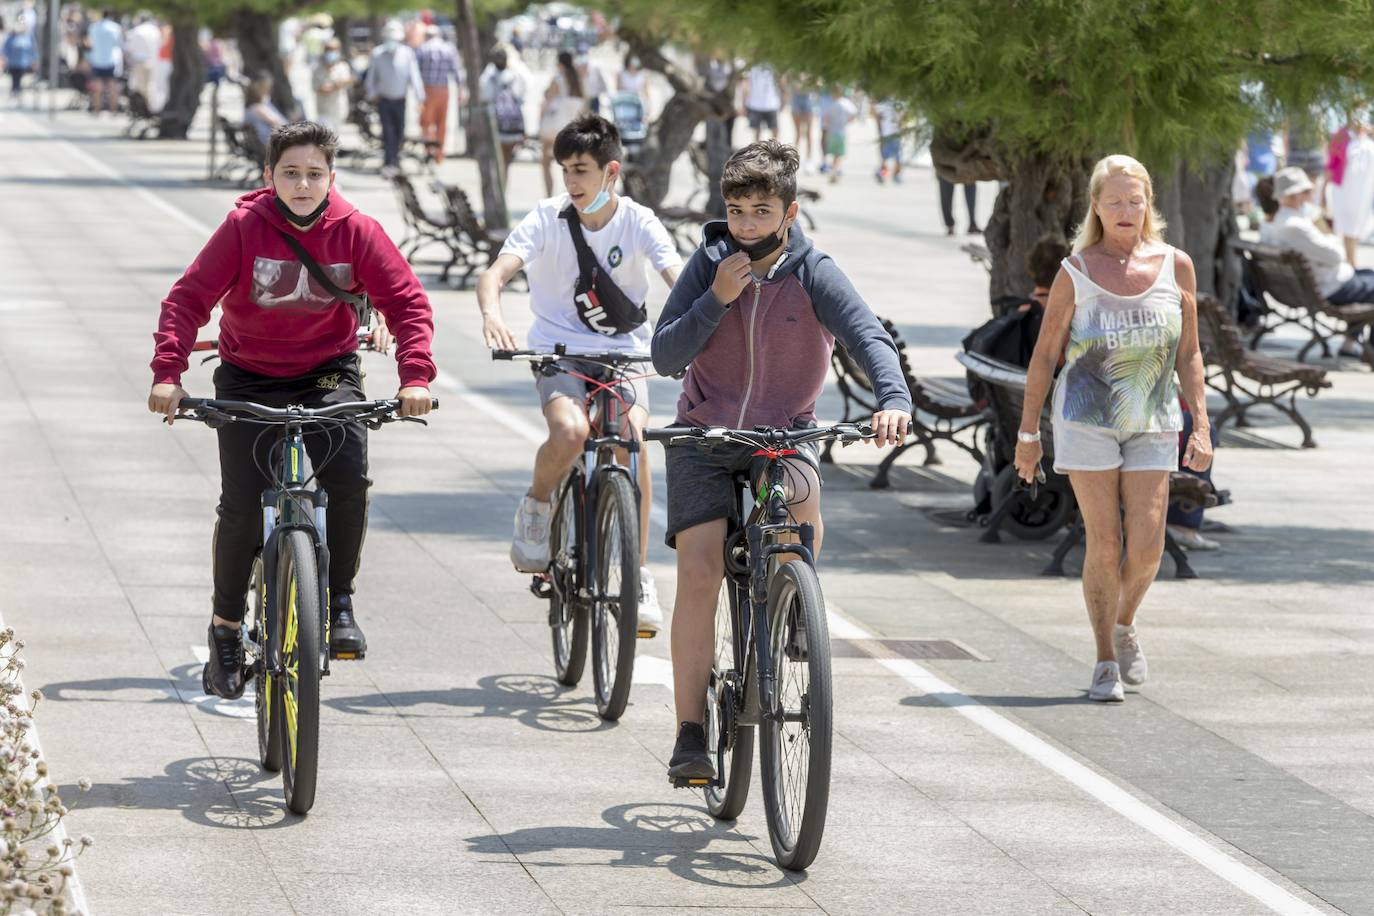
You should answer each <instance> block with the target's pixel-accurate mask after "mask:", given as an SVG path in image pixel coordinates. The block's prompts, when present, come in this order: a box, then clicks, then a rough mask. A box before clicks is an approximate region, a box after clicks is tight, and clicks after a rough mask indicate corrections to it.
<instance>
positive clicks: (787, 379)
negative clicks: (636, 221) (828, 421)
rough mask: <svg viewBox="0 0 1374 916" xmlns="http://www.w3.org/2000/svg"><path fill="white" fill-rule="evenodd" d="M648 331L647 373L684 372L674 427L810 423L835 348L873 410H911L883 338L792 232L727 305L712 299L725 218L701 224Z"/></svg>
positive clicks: (726, 252)
mask: <svg viewBox="0 0 1374 916" xmlns="http://www.w3.org/2000/svg"><path fill="white" fill-rule="evenodd" d="M702 236H703V237H702V243H701V247H700V248H698V249H697V250H696V252H695V253H694V254H693V255H692V257H691V259H690V260H689V261H688V262H687V266H686V267H685V268H684V269H683V272H682V275H681V276H680V277H678V281H677V283H676V285H674V286H673V291H672V293H671V294H669V296H668V302H667V304H666V305H664V307H663V314H662V315H661V316H660V317H659V320H658V325H657V327H655V328H654V338H653V349H652V355H653V360H654V368H655V369H657V370H658V371H659V372H660V373H661V374H663V375H675V374H677V373H678V372H681V371H682V370H683V369H686V370H687V376H686V378H685V379H684V380H683V383H682V396H681V397H680V398H679V399H678V402H677V422H678V423H680V424H687V425H691V426H725V427H731V428H735V429H751V428H753V427H754V426H774V427H797V426H806V425H809V424H811V423H814V422H815V418H816V399H817V398H818V397H820V393H821V389H822V388H823V387H824V386H825V378H826V371H827V370H828V369H829V367H830V354H831V351H832V350H833V349H834V345H835V340H836V339H837V338H838V339H839V341H840V342H841V343H842V344H844V346H845V349H847V350H848V351H849V352H850V353H852V354H854V356H855V357H856V358H857V359H858V361H859V364H860V365H862V366H863V367H864V371H865V372H867V373H868V377H869V378H870V379H872V380H873V386H874V391H875V392H876V393H877V400H878V404H879V406H880V407H882V408H883V409H885V410H903V411H906V412H907V413H910V412H911V392H910V390H909V389H908V388H907V384H906V379H905V377H904V376H903V374H902V366H901V362H900V360H899V359H898V356H897V348H896V346H895V345H894V344H893V342H892V337H891V336H890V335H889V334H888V333H887V331H886V330H884V329H883V325H882V322H880V321H879V320H878V319H877V317H876V316H875V315H874V314H873V311H872V310H871V309H870V308H869V307H868V305H867V303H865V302H864V301H863V299H862V298H860V296H859V294H858V293H857V292H856V291H855V290H854V287H853V286H852V285H851V284H850V282H849V279H848V278H847V277H846V276H845V275H844V274H843V273H841V271H840V269H839V267H837V266H836V265H835V262H834V261H833V260H832V259H831V258H830V256H829V255H827V254H825V253H824V252H822V251H820V250H819V249H817V248H816V247H815V246H813V245H812V244H811V240H810V239H808V238H807V237H806V236H805V235H804V234H803V233H802V231H801V227H800V226H795V225H794V226H793V227H792V228H791V229H790V230H789V232H788V240H787V250H786V251H785V252H784V253H783V255H782V256H781V257H780V258H778V260H777V262H775V263H774V264H773V266H772V267H771V268H770V269H769V271H768V274H767V276H766V277H764V279H762V280H757V279H756V280H755V281H754V282H753V283H751V284H750V285H748V286H746V287H745V288H744V291H743V292H742V293H740V295H739V297H738V298H736V299H735V301H734V302H730V303H722V302H719V301H717V299H716V297H715V295H714V294H713V293H712V292H711V283H712V282H713V281H714V280H715V276H716V268H717V266H719V264H720V262H721V261H722V260H724V259H725V258H727V257H729V256H730V255H731V254H732V253H733V252H734V250H735V249H734V248H733V247H732V246H731V244H730V243H729V230H728V228H727V226H726V223H725V221H724V220H717V221H714V222H710V223H707V224H706V227H705V229H704V230H703V233H702Z"/></svg>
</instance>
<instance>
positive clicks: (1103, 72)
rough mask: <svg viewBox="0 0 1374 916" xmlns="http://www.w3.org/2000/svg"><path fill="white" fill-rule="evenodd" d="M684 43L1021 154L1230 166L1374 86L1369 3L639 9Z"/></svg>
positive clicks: (883, 0)
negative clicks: (1296, 112) (1276, 124)
mask: <svg viewBox="0 0 1374 916" xmlns="http://www.w3.org/2000/svg"><path fill="white" fill-rule="evenodd" d="M622 5H623V6H624V7H626V10H627V12H628V13H630V14H642V15H653V13H652V12H651V10H657V15H658V16H659V17H663V18H667V17H670V18H667V21H668V23H669V24H670V25H671V30H672V32H673V33H676V34H685V35H689V36H692V38H693V39H694V41H695V43H697V44H699V45H701V44H704V45H707V46H712V45H719V46H721V47H723V48H726V49H729V50H732V51H735V52H738V53H741V54H744V55H745V56H746V57H748V58H750V59H755V60H766V61H769V62H771V63H772V64H773V65H774V66H776V67H777V68H778V69H780V70H783V71H789V72H795V73H806V74H809V75H811V76H815V77H820V78H822V79H826V80H832V81H834V82H836V83H841V84H846V85H858V86H859V87H860V88H862V89H864V90H865V91H867V92H869V93H870V94H871V95H873V96H875V97H886V96H892V97H896V98H900V99H905V100H907V101H908V102H909V104H910V105H911V107H912V109H913V110H914V111H917V112H920V113H921V114H923V115H924V116H925V117H926V118H927V119H928V120H929V121H931V122H932V123H933V124H934V125H935V126H936V127H937V128H957V127H958V126H960V125H967V126H980V127H991V128H992V130H993V132H994V135H995V137H996V139H997V142H998V145H999V146H1000V147H1001V148H1002V149H1003V150H1005V151H1011V152H1014V151H1015V150H1016V149H1018V148H1022V149H1028V150H1029V149H1035V150H1040V151H1044V152H1049V153H1064V154H1069V155H1075V154H1078V155H1081V154H1082V153H1083V152H1084V151H1089V152H1095V151H1099V150H1116V151H1124V152H1130V153H1132V154H1135V155H1137V156H1139V157H1140V158H1142V159H1145V160H1146V161H1154V162H1164V161H1176V160H1177V159H1178V158H1180V157H1185V158H1187V157H1193V156H1215V155H1216V153H1217V152H1218V151H1222V150H1227V149H1231V148H1234V146H1235V144H1236V142H1237V141H1238V140H1239V139H1240V137H1241V136H1243V134H1244V133H1245V131H1246V130H1247V129H1248V128H1250V127H1252V126H1253V125H1254V124H1256V122H1257V121H1260V120H1263V119H1269V120H1274V119H1276V117H1277V114H1278V112H1280V111H1282V110H1283V109H1284V108H1285V107H1290V108H1296V107H1304V106H1309V105H1312V104H1340V103H1342V102H1343V101H1347V100H1349V99H1350V98H1351V97H1352V96H1355V95H1359V94H1366V95H1367V94H1371V89H1374V27H1372V26H1374V21H1372V20H1371V10H1370V4H1369V2H1368V0H1310V2H1304V3H1292V2H1291V0H749V2H748V3H743V4H740V3H737V2H735V0H694V2H692V3H683V4H673V5H668V4H661V3H653V2H650V0H623V2H622Z"/></svg>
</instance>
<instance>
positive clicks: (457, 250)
mask: <svg viewBox="0 0 1374 916" xmlns="http://www.w3.org/2000/svg"><path fill="white" fill-rule="evenodd" d="M391 187H392V189H393V190H394V191H395V192H396V201H397V203H398V204H399V205H400V208H401V218H402V220H404V222H405V227H406V231H405V236H404V237H403V238H402V239H401V243H400V244H399V245H398V246H397V248H398V249H399V250H400V252H401V254H403V255H405V258H406V260H408V261H409V262H410V263H411V264H413V265H418V264H420V263H421V261H419V260H417V255H418V254H419V253H420V252H421V251H423V250H424V249H426V248H429V247H431V246H435V245H438V246H442V247H443V248H444V250H445V251H447V252H448V259H447V261H446V262H444V266H443V269H442V270H441V271H440V273H439V279H440V281H441V282H444V283H447V282H448V277H449V273H450V272H451V271H452V270H453V268H454V267H457V266H458V265H460V264H462V265H464V266H466V267H469V271H468V273H469V274H470V273H471V264H470V262H471V261H472V254H473V252H472V251H471V248H470V246H468V245H466V244H465V243H464V239H463V236H462V233H461V231H460V230H459V228H458V224H457V222H456V221H455V220H454V218H453V215H452V213H450V212H449V210H448V207H447V198H445V209H444V210H442V211H438V212H435V211H433V210H430V209H428V208H426V207H425V206H424V204H422V203H421V202H420V195H419V194H418V193H416V191H415V185H414V184H413V183H411V180H410V178H409V176H407V175H405V174H404V173H402V172H398V173H396V174H395V175H393V176H392V177H391ZM424 263H430V262H424ZM434 263H439V262H438V261H435V262H434ZM482 266H485V264H483V265H482Z"/></svg>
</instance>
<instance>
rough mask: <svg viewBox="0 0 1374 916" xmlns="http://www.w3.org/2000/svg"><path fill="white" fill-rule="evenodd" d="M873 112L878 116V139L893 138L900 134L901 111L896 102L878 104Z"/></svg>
mask: <svg viewBox="0 0 1374 916" xmlns="http://www.w3.org/2000/svg"><path fill="white" fill-rule="evenodd" d="M873 110H874V111H875V112H876V113H877V115H878V136H879V137H895V136H896V135H897V134H900V133H901V132H902V111H901V107H900V105H899V104H898V103H897V102H893V101H891V100H889V101H886V102H879V103H878V104H877V105H874V106H873Z"/></svg>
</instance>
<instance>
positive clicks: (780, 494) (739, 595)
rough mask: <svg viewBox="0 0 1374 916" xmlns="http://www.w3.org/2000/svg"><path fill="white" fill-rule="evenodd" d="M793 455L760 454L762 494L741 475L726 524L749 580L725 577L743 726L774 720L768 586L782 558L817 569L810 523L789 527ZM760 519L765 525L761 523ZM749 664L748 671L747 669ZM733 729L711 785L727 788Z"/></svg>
mask: <svg viewBox="0 0 1374 916" xmlns="http://www.w3.org/2000/svg"><path fill="white" fill-rule="evenodd" d="M796 454H797V451H796V450H795V449H785V448H762V449H759V450H758V451H756V452H755V453H754V455H755V457H763V458H766V459H767V463H766V464H765V467H764V473H763V474H762V475H761V477H762V478H763V480H764V481H765V483H764V487H763V489H761V490H760V491H759V493H758V494H757V495H755V494H754V493H753V480H752V477H751V475H749V474H747V473H746V474H743V475H740V478H739V481H740V511H739V512H738V513H737V514H736V515H735V516H734V517H732V518H731V519H729V521H728V524H727V535H726V540H725V543H726V548H725V549H726V550H727V551H728V550H730V548H731V545H732V544H733V543H734V541H735V539H736V537H737V535H738V533H739V531H740V529H741V528H743V530H744V536H745V541H746V543H747V544H748V549H749V570H748V574H747V575H745V574H743V573H730V572H728V569H729V558H728V556H727V562H726V566H727V573H726V575H727V576H728V577H729V578H730V583H731V587H732V588H733V589H734V590H735V595H736V601H735V613H734V614H732V615H731V628H732V630H733V632H732V633H731V638H732V639H733V646H734V659H735V665H734V670H733V672H728V673H727V674H729V673H733V674H734V675H735V677H736V678H737V679H738V683H737V684H736V685H735V686H736V692H735V703H736V710H735V717H736V721H737V722H738V723H739V724H742V725H758V724H759V723H760V722H762V721H763V719H765V718H768V719H772V718H776V717H777V715H778V713H777V712H776V711H775V709H774V707H775V705H776V704H775V703H774V697H775V689H776V672H775V671H774V667H773V657H772V651H773V648H772V640H771V639H770V638H769V636H770V635H771V634H770V633H769V627H770V625H771V621H769V620H768V582H769V577H770V573H771V572H772V570H773V567H774V566H775V565H776V561H775V560H774V558H775V557H777V556H778V555H780V554H796V555H797V556H799V557H800V558H801V559H802V561H803V562H805V563H806V564H807V565H809V566H813V567H814V566H815V555H814V552H813V549H812V548H813V545H814V544H815V535H816V532H815V528H814V527H813V526H812V525H811V523H810V522H803V523H801V524H793V523H792V522H790V521H788V512H787V496H786V479H785V473H786V462H785V461H784V459H785V458H787V457H789V456H792V455H796ZM760 519H764V521H760ZM788 534H793V535H796V536H797V537H798V538H799V539H800V543H796V542H793V541H780V540H779V537H780V536H782V535H788ZM751 663H752V667H751ZM733 732H734V730H733V729H726V728H722V729H721V730H720V736H719V739H718V742H717V746H716V778H715V780H714V781H713V782H712V785H713V786H714V787H716V788H721V787H723V786H724V785H725V750H726V746H727V742H729V741H730V740H732V739H733V738H734V734H733Z"/></svg>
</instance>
